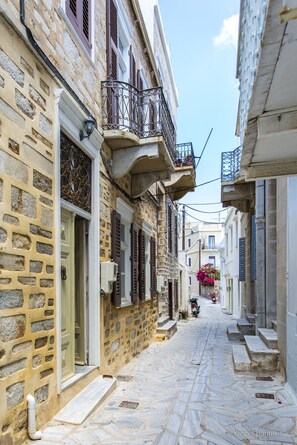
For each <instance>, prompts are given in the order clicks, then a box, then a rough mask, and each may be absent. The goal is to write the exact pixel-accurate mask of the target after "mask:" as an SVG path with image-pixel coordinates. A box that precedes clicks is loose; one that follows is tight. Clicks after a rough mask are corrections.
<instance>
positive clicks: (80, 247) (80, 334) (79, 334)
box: [75, 219, 87, 365]
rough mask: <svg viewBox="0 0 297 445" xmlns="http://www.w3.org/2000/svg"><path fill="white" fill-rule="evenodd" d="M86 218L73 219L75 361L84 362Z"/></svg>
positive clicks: (77, 362)
mask: <svg viewBox="0 0 297 445" xmlns="http://www.w3.org/2000/svg"><path fill="white" fill-rule="evenodd" d="M86 224H87V222H86V220H84V219H77V220H76V221H75V363H76V364H78V365H85V364H86V310H85V309H86V302H87V240H86Z"/></svg>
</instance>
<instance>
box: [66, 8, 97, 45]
mask: <svg viewBox="0 0 297 445" xmlns="http://www.w3.org/2000/svg"><path fill="white" fill-rule="evenodd" d="M66 14H67V17H68V18H69V20H70V21H71V23H72V25H73V27H74V29H75V31H76V32H77V34H78V35H79V37H80V38H81V40H82V42H83V43H84V46H85V47H86V49H87V50H88V52H91V47H92V46H91V0H67V2H66Z"/></svg>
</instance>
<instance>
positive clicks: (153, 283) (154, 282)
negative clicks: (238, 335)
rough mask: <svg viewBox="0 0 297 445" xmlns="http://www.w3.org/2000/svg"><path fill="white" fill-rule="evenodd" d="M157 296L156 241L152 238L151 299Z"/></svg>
mask: <svg viewBox="0 0 297 445" xmlns="http://www.w3.org/2000/svg"><path fill="white" fill-rule="evenodd" d="M156 294H157V275H156V240H155V238H153V237H151V297H152V298H154V297H156Z"/></svg>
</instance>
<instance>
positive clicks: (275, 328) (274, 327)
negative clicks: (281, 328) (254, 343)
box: [271, 320, 277, 331]
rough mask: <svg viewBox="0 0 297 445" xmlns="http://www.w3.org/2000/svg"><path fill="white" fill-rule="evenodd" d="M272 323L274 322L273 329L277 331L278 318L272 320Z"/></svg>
mask: <svg viewBox="0 0 297 445" xmlns="http://www.w3.org/2000/svg"><path fill="white" fill-rule="evenodd" d="M271 323H272V329H274V330H275V331H277V321H276V320H271Z"/></svg>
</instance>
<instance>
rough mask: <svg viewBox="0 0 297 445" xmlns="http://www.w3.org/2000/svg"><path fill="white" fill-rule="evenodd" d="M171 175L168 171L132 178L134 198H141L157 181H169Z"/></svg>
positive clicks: (140, 174) (139, 174)
mask: <svg viewBox="0 0 297 445" xmlns="http://www.w3.org/2000/svg"><path fill="white" fill-rule="evenodd" d="M169 177H170V173H169V172H167V171H162V172H154V173H145V174H143V173H138V174H136V175H133V176H132V196H133V198H139V197H140V196H142V195H143V194H144V193H145V192H147V190H148V189H149V188H150V186H151V185H153V184H154V183H155V182H157V181H163V180H164V179H168V178H169Z"/></svg>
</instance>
